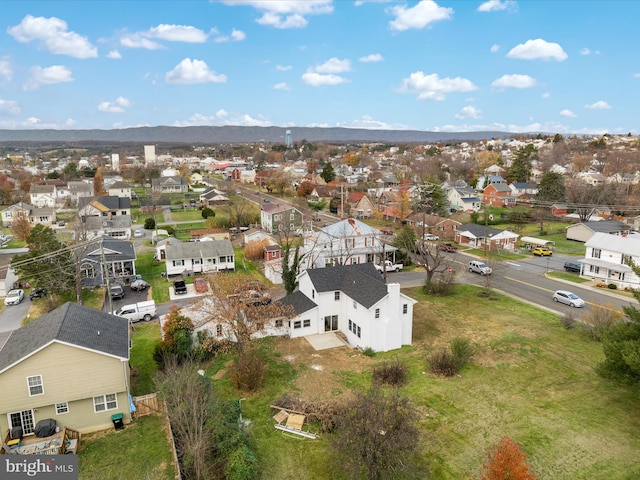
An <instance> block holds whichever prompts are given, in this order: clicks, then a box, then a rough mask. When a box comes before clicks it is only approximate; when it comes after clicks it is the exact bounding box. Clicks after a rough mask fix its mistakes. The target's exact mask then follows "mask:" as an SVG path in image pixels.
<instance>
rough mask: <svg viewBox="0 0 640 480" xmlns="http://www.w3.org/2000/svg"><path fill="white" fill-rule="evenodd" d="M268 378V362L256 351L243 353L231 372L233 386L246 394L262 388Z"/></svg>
mask: <svg viewBox="0 0 640 480" xmlns="http://www.w3.org/2000/svg"><path fill="white" fill-rule="evenodd" d="M266 376H267V362H266V361H265V359H264V358H262V356H261V355H260V354H259V353H258V352H257V351H256V350H249V351H245V352H243V353H241V354H240V355H239V356H238V360H237V361H236V364H235V365H234V366H233V367H232V368H231V370H230V372H229V378H231V381H232V382H233V385H234V386H235V387H236V388H237V389H238V390H242V391H244V392H253V391H255V390H257V389H258V388H260V387H261V386H262V382H263V381H264V379H265V377H266Z"/></svg>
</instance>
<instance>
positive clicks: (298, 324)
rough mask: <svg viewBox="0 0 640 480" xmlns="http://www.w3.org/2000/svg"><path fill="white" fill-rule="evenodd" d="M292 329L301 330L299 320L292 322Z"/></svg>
mask: <svg viewBox="0 0 640 480" xmlns="http://www.w3.org/2000/svg"><path fill="white" fill-rule="evenodd" d="M293 328H302V322H301V321H300V320H296V321H295V322H293Z"/></svg>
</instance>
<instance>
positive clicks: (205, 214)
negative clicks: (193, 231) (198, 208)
mask: <svg viewBox="0 0 640 480" xmlns="http://www.w3.org/2000/svg"><path fill="white" fill-rule="evenodd" d="M215 216H216V212H214V211H213V210H212V209H210V208H209V207H205V208H203V209H202V218H204V219H207V218H209V217H215Z"/></svg>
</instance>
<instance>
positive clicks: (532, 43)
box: [507, 38, 569, 62]
mask: <svg viewBox="0 0 640 480" xmlns="http://www.w3.org/2000/svg"><path fill="white" fill-rule="evenodd" d="M507 57H509V58H519V59H522V60H534V59H537V58H541V59H543V60H557V61H558V62H562V61H563V60H566V59H567V58H568V57H569V56H568V55H567V54H566V52H565V51H564V50H563V49H562V47H561V46H560V45H559V44H557V43H552V42H547V41H545V40H542V39H541V38H536V39H535V40H527V41H526V42H524V43H521V44H520V45H516V46H515V47H513V48H512V49H511V51H510V52H509V53H507Z"/></svg>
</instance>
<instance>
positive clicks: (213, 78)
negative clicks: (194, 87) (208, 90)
mask: <svg viewBox="0 0 640 480" xmlns="http://www.w3.org/2000/svg"><path fill="white" fill-rule="evenodd" d="M164 80H165V82H167V83H180V84H194V83H225V82H226V81H227V77H226V76H225V75H222V74H221V75H217V74H216V73H215V72H214V71H212V70H209V67H208V66H207V64H206V63H205V62H203V61H202V60H196V59H194V60H191V59H190V58H185V59H184V60H182V61H181V62H180V63H179V64H178V65H176V67H175V68H174V69H173V70H171V71H170V72H167V73H166V75H165V76H164Z"/></svg>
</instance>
